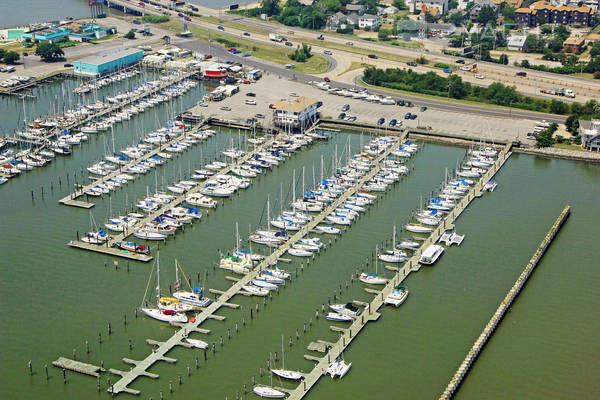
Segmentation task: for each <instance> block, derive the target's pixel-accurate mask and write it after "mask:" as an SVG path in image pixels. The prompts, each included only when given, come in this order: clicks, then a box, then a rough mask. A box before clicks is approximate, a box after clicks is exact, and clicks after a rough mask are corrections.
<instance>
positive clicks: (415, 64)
mask: <svg viewBox="0 0 600 400" xmlns="http://www.w3.org/2000/svg"><path fill="white" fill-rule="evenodd" d="M406 65H408V66H409V67H416V66H417V63H416V62H414V61H408V62H407V63H406Z"/></svg>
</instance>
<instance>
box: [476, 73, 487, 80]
mask: <svg viewBox="0 0 600 400" xmlns="http://www.w3.org/2000/svg"><path fill="white" fill-rule="evenodd" d="M475 78H476V79H485V76H483V75H481V74H477V75H475Z"/></svg>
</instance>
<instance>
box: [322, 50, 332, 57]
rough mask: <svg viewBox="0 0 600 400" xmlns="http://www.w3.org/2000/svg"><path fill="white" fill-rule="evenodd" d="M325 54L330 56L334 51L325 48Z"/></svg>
mask: <svg viewBox="0 0 600 400" xmlns="http://www.w3.org/2000/svg"><path fill="white" fill-rule="evenodd" d="M323 54H325V55H328V56H330V55H332V54H333V53H332V52H331V50H325V51H323Z"/></svg>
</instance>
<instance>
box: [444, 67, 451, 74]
mask: <svg viewBox="0 0 600 400" xmlns="http://www.w3.org/2000/svg"><path fill="white" fill-rule="evenodd" d="M444 72H445V73H447V74H451V73H452V70H451V69H450V68H444Z"/></svg>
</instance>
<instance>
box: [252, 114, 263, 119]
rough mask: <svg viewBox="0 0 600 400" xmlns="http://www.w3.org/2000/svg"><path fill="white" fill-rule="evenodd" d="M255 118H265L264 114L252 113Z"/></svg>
mask: <svg viewBox="0 0 600 400" xmlns="http://www.w3.org/2000/svg"><path fill="white" fill-rule="evenodd" d="M254 117H255V118H260V119H265V116H264V115H263V114H254Z"/></svg>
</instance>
